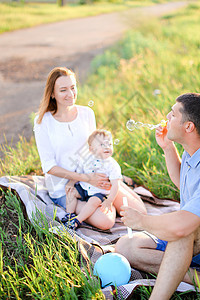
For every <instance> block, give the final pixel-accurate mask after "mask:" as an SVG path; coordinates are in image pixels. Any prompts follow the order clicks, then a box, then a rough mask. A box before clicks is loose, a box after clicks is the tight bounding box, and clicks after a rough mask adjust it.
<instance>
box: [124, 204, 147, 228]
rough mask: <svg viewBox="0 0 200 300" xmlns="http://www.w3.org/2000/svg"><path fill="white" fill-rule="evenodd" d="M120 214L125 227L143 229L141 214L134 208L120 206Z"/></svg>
mask: <svg viewBox="0 0 200 300" xmlns="http://www.w3.org/2000/svg"><path fill="white" fill-rule="evenodd" d="M120 215H121V216H122V218H121V220H122V222H124V225H126V226H127V227H130V228H132V229H135V230H143V228H142V218H143V215H142V214H141V213H140V212H138V211H137V210H135V209H134V208H131V207H127V206H122V207H121V212H120Z"/></svg>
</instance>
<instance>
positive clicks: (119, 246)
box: [115, 234, 141, 266]
mask: <svg viewBox="0 0 200 300" xmlns="http://www.w3.org/2000/svg"><path fill="white" fill-rule="evenodd" d="M140 246H141V240H140V238H139V237H138V236H137V235H135V234H134V235H133V237H131V238H129V236H128V235H125V236H123V237H121V238H120V239H119V240H118V241H117V243H116V245H115V252H117V253H120V254H122V255H123V256H125V257H126V258H127V259H128V261H129V262H130V264H131V265H132V266H133V265H135V264H137V260H138V255H137V254H139V251H140Z"/></svg>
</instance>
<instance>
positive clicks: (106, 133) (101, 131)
mask: <svg viewBox="0 0 200 300" xmlns="http://www.w3.org/2000/svg"><path fill="white" fill-rule="evenodd" d="M98 135H103V137H108V139H109V140H111V139H112V134H111V133H110V131H107V130H104V129H97V130H95V131H93V133H92V134H91V135H90V136H89V138H88V144H89V146H91V144H92V142H93V141H94V139H95V138H96V136H98Z"/></svg>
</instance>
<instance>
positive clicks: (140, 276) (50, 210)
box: [0, 175, 195, 299]
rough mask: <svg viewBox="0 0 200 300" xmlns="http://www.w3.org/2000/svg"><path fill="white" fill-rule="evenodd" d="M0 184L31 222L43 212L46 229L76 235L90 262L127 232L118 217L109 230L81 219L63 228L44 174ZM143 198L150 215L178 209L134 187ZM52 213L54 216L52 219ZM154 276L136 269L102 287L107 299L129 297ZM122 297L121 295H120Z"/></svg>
mask: <svg viewBox="0 0 200 300" xmlns="http://www.w3.org/2000/svg"><path fill="white" fill-rule="evenodd" d="M0 187H1V188H2V189H3V190H6V189H7V188H10V189H11V190H12V191H15V192H16V193H17V195H18V196H19V198H20V199H21V201H22V203H23V205H24V207H25V212H26V214H27V217H28V219H29V220H30V222H32V223H33V225H34V222H35V218H37V213H38V211H40V212H42V214H43V215H45V217H46V219H47V222H48V226H49V230H52V231H53V232H55V233H56V234H61V233H62V231H63V230H67V231H68V232H69V234H70V235H72V236H73V237H75V239H76V240H77V242H78V245H79V251H80V253H81V254H82V256H83V258H84V259H85V260H86V261H87V260H90V261H91V262H92V263H93V264H94V263H95V262H96V261H97V259H98V258H99V257H100V256H101V255H103V254H105V253H107V252H112V251H114V244H115V243H116V242H117V240H118V239H119V238H120V237H121V236H123V235H125V234H127V228H126V227H125V226H124V224H123V223H122V222H121V219H120V217H117V218H116V223H115V225H114V226H113V228H111V229H110V230H105V231H103V230H100V229H97V228H95V227H92V226H90V225H88V224H86V223H84V222H83V225H82V226H81V227H80V228H78V229H77V230H76V232H74V231H72V230H70V229H65V228H64V227H63V226H62V225H61V224H60V223H59V222H58V221H57V219H61V218H62V217H64V215H65V210H64V209H63V208H62V207H60V206H57V205H55V204H54V203H53V202H52V200H51V199H50V198H49V196H48V192H47V189H46V187H45V182H44V177H43V176H31V175H26V176H19V177H18V176H5V177H1V178H0ZM134 191H135V192H136V193H138V194H139V195H140V196H141V198H142V199H143V201H144V203H145V206H146V208H147V212H148V213H149V214H151V215H160V214H164V213H169V212H172V211H177V210H179V203H178V202H176V201H174V200H171V199H159V198H158V197H156V196H155V195H154V194H153V193H151V192H150V191H149V190H148V189H146V188H144V187H142V186H138V187H136V188H135V189H134ZM55 214H56V218H57V219H55ZM154 283H155V279H152V278H151V276H150V277H149V278H148V276H147V274H146V273H144V272H141V271H139V270H136V269H133V268H132V271H131V278H130V281H129V283H128V284H126V285H123V286H119V287H117V290H115V287H114V286H109V287H106V288H104V289H102V291H103V293H104V295H105V298H106V299H113V294H114V295H119V296H118V297H120V298H119V299H128V298H130V297H131V294H132V293H133V291H134V289H135V288H136V287H138V286H141V285H146V286H150V285H151V286H153V285H154ZM189 290H191V291H195V289H194V287H193V286H192V285H190V284H187V283H184V282H182V283H181V284H180V285H179V287H178V288H177V291H180V292H183V291H189ZM122 297H123V298H122Z"/></svg>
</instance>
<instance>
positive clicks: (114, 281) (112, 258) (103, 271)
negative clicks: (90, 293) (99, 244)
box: [94, 253, 131, 288]
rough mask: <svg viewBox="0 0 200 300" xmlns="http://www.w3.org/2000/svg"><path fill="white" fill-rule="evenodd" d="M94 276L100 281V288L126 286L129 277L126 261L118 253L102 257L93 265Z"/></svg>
mask: <svg viewBox="0 0 200 300" xmlns="http://www.w3.org/2000/svg"><path fill="white" fill-rule="evenodd" d="M94 275H96V276H98V277H99V278H100V279H101V286H102V288H104V287H105V286H108V285H116V286H120V285H123V284H127V283H128V282H129V280H130V277H131V266H130V264H129V262H128V260H127V259H126V258H125V257H124V256H123V255H121V254H118V253H107V254H104V255H102V256H101V257H100V258H99V259H98V260H97V261H96V263H95V265H94Z"/></svg>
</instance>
